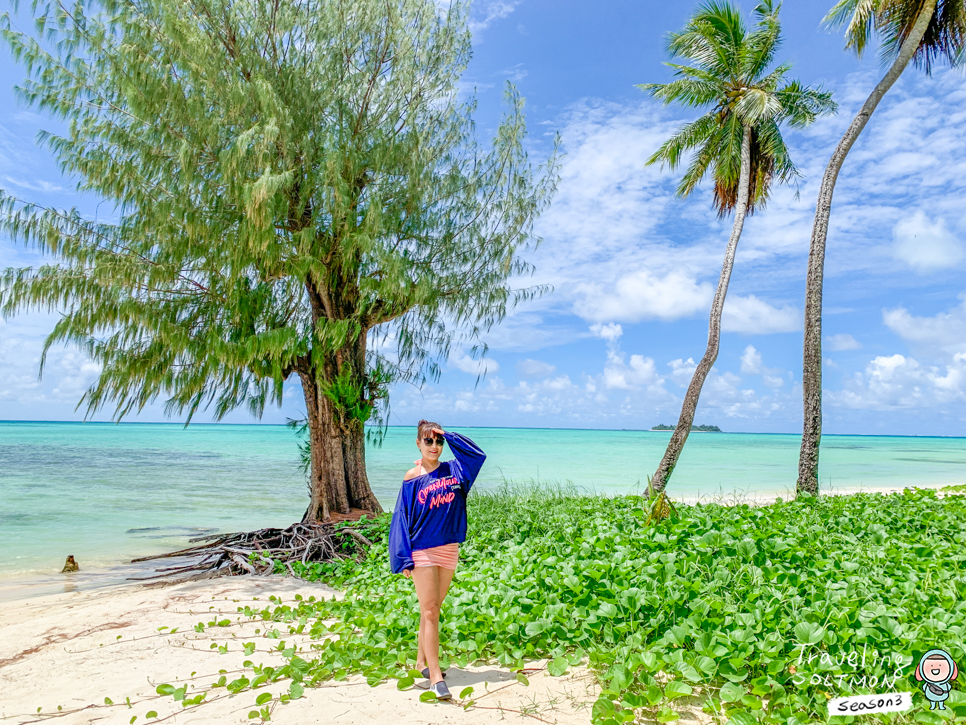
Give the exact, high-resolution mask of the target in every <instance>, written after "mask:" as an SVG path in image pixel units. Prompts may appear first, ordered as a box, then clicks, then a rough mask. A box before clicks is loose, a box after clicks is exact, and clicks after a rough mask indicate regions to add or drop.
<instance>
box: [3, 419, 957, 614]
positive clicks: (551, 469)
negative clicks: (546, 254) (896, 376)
mask: <svg viewBox="0 0 966 725" xmlns="http://www.w3.org/2000/svg"><path fill="white" fill-rule="evenodd" d="M461 431H462V432H464V433H465V434H467V435H469V436H470V437H471V438H473V439H474V440H475V441H476V442H477V443H478V444H480V446H481V447H482V448H483V449H484V450H485V451H486V452H487V454H488V459H487V462H486V464H485V466H484V468H483V471H482V473H481V476H480V480H479V488H480V489H481V490H482V489H485V488H487V487H492V486H498V485H499V484H500V483H501V482H502V481H504V480H509V481H540V482H544V483H564V484H565V483H568V482H569V483H572V484H574V485H575V486H577V487H578V489H579V490H582V491H585V492H597V493H605V494H620V493H640V492H641V491H642V489H643V488H644V486H645V485H646V480H647V474H649V473H651V472H653V470H654V468H655V466H656V464H657V462H658V460H659V459H660V457H661V455H662V454H663V452H664V447H665V445H666V443H667V440H668V437H669V436H670V433H667V432H646V431H599V430H541V429H512V428H467V429H461ZM414 437H415V432H414V429H412V428H390V429H389V431H388V434H387V436H386V440H385V442H384V444H383V445H382V446H381V447H375V446H370V447H369V449H368V451H367V465H368V471H369V478H370V482H371V484H372V487H373V490H374V492H375V494H376V496H377V497H378V498H379V500H380V502H381V503H382V504H383V506H384V507H385V508H386V509H389V508H391V507H392V505H393V504H394V503H395V499H396V492H397V491H398V487H399V482H400V481H401V479H402V475H403V473H404V472H405V471H406V470H407V469H408V468H409V467H410V466H411V465H412V462H413V460H415V459H416V458H417V457H418V452H417V450H416V448H415V444H414V442H413V438H414ZM799 441H800V438H799V436H795V435H770V434H769V435H762V434H749V433H695V434H692V435H691V436H690V438H689V439H688V444H687V447H686V448H685V451H684V454H683V455H682V458H681V461H680V463H679V464H678V467H677V469H676V470H675V473H674V480H673V482H672V485H671V487H670V491H671V493H672V494H673V495H675V496H677V497H681V498H684V497H687V498H693V497H697V496H704V497H718V496H720V497H725V498H727V497H730V496H733V495H735V494H737V495H755V494H763V493H768V494H771V493H776V494H784V495H787V494H788V493H790V492H791V491H793V490H794V484H795V477H796V470H797V461H798V446H799ZM445 457H446V456H445V454H444V458H445ZM821 482H822V485H823V487H825V488H826V490H828V489H829V488H830V487H831V488H832V489H846V488H848V489H851V488H856V487H861V488H864V489H868V490H876V489H889V488H902V487H904V486H912V485H918V486H923V485H929V486H932V485H938V484H951V483H966V439H962V438H907V437H885V436H826V437H825V438H823V441H822V468H821ZM306 503H307V491H306V486H305V476H304V475H303V474H302V472H301V470H300V469H299V461H298V450H297V448H296V439H295V434H294V433H293V432H292V431H291V430H290V429H289V428H287V427H284V426H270V425H192V426H190V427H188V428H187V429H186V428H184V427H183V426H181V425H179V424H139V423H127V424H121V425H113V424H102V423H0V577H2V578H3V579H4V581H3V582H0V599H3V598H9V593H8V594H7V595H6V596H5V594H4V590H5V589H6V590H8V591H9V590H10V587H21V586H27V585H30V584H31V583H33V584H39V583H40V582H41V580H43V581H44V582H46V584H45V585H44V586H45V587H46V588H50V587H54V589H57V588H58V587H62V586H63V585H64V582H68V583H69V582H75V583H76V582H80V583H82V584H83V586H84V588H88V587H89V586H101V585H107V584H111V583H116V582H117V581H118V580H119V578H120V579H123V576H122V575H121V574H120V573H118V572H122V573H125V574H126V572H125V570H123V569H121V570H118V569H116V566H117V565H118V564H119V563H120V562H124V561H130V560H131V559H132V558H136V557H138V556H145V555H147V554H151V553H160V552H163V551H170V550H173V549H176V548H180V547H182V546H184V545H186V543H187V539H188V538H189V537H190V536H200V535H204V534H205V533H211V532H215V531H221V532H224V531H233V530H245V529H253V528H259V527H264V526H286V525H288V524H290V523H292V522H293V521H296V520H298V519H299V518H301V515H302V512H303V511H304V508H305V505H306ZM68 554H70V555H73V556H75V557H76V558H77V561H78V562H79V563H80V566H81V572H80V575H67V576H65V575H61V574H59V571H60V569H61V568H62V567H63V563H64V559H65V557H66V556H67V555H68ZM107 567H110V568H111V571H112V572H114V573H113V574H112V575H111V576H106V575H105V576H101V575H102V574H105V572H106V571H107ZM139 571H140V570H139ZM99 577H100V578H99ZM112 577H113V578H112ZM85 582H86V583H85ZM98 582H100V583H98ZM80 585H81V584H77V586H80ZM71 586H74V585H71ZM57 590H59V589H57Z"/></svg>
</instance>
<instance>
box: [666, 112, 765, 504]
mask: <svg viewBox="0 0 966 725" xmlns="http://www.w3.org/2000/svg"><path fill="white" fill-rule="evenodd" d="M750 177H751V127H750V126H745V128H744V135H743V136H742V139H741V171H740V172H739V175H738V202H737V205H736V206H735V223H734V226H732V228H731V237H730V238H729V239H728V247H727V249H726V250H725V257H724V263H723V264H722V265H721V276H720V277H719V278H718V289H717V291H716V292H715V295H714V302H713V303H712V304H711V319H710V320H709V322H708V347H707V350H706V351H705V353H704V357H703V358H701V362H699V363H698V367H697V369H696V370H695V371H694V375H693V376H692V377H691V384H690V385H688V392H687V393H685V395H684V403H683V405H682V406H681V416H680V417H679V418H678V424H677V427H676V428H675V429H674V433H672V434H671V440H670V441H669V442H668V444H667V450H666V451H665V452H664V458H662V459H661V463H660V464H659V465H658V467H657V471H655V472H654V477H653V478H652V479H651V484H652V486H653V488H654V492H655V493H660V492H661V491H663V490H664V487H665V486H667V482H668V479H669V478H670V477H671V473H672V472H673V471H674V466H675V465H677V462H678V457H679V456H680V455H681V451H682V450H683V449H684V444H685V442H686V441H687V439H688V434H689V433H690V432H691V424H692V423H693V422H694V413H695V411H696V410H697V407H698V398H699V397H700V395H701V388H702V386H703V385H704V381H705V379H706V378H707V377H708V373H709V372H711V366H712V365H714V361H715V360H717V358H718V345H719V342H720V340H721V313H722V312H723V311H724V302H725V296H726V295H727V294H728V283H729V282H730V281H731V269H732V267H733V266H734V263H735V252H736V250H737V249H738V240H739V239H741V229H742V227H743V226H744V224H745V214H746V212H747V210H748V194H749V188H748V187H749V180H750Z"/></svg>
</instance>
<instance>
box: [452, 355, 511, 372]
mask: <svg viewBox="0 0 966 725" xmlns="http://www.w3.org/2000/svg"><path fill="white" fill-rule="evenodd" d="M449 362H450V364H451V365H453V367H455V368H456V369H457V370H462V371H463V372H464V373H470V374H471V375H488V374H490V373H495V372H496V371H498V370H499V369H500V364H499V363H498V362H497V361H496V360H494V359H493V358H489V357H484V358H480V359H479V360H475V359H473V358H472V357H470V356H469V355H467V354H466V353H465V352H463V351H462V350H454V351H453V352H451V353H450V356H449Z"/></svg>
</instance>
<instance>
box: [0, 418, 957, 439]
mask: <svg viewBox="0 0 966 725" xmlns="http://www.w3.org/2000/svg"><path fill="white" fill-rule="evenodd" d="M5 423H34V424H57V425H96V426H126V425H170V426H180V427H181V428H192V427H194V428H197V427H201V426H205V427H222V428H224V427H229V426H235V427H239V428H241V427H246V426H249V427H254V426H258V427H264V428H287V427H289V426H288V424H287V423H258V422H251V423H190V424H189V425H185V424H184V423H178V422H176V421H136V420H130V421H127V420H126V421H120V422H112V421H103V420H97V421H93V420H91V421H88V420H7V419H0V425H2V424H5ZM366 427H367V428H377V427H378V426H366ZM415 427H416V426H415V425H387V426H386V428H415ZM454 428H470V429H478V430H566V431H594V432H607V433H670V432H671V431H670V430H654V429H653V428H580V427H574V428H560V427H541V426H500V425H457V426H454ZM691 432H692V433H709V432H710V433H717V432H720V433H723V434H726V435H756V436H799V437H801V433H783V432H775V431H767V432H766V431H728V430H722V431H691ZM822 437H823V438H835V437H840V438H944V439H946V438H949V439H966V435H918V434H915V433H912V434H900V433H823V434H822Z"/></svg>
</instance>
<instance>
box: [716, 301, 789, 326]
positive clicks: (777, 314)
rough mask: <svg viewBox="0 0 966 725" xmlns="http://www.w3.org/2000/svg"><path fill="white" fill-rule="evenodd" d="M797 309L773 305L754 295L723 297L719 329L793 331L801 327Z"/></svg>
mask: <svg viewBox="0 0 966 725" xmlns="http://www.w3.org/2000/svg"><path fill="white" fill-rule="evenodd" d="M801 322H802V320H801V314H800V313H799V311H798V309H796V308H795V307H791V306H789V305H785V306H784V307H782V308H781V309H779V308H777V307H773V306H772V305H770V304H768V303H767V302H765V301H764V300H762V299H759V298H758V297H756V296H755V295H748V296H747V297H738V296H729V297H727V298H725V306H724V314H723V315H722V320H721V329H722V330H724V331H725V332H741V333H745V334H747V335H767V334H770V333H774V332H795V331H796V330H799V329H801Z"/></svg>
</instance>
